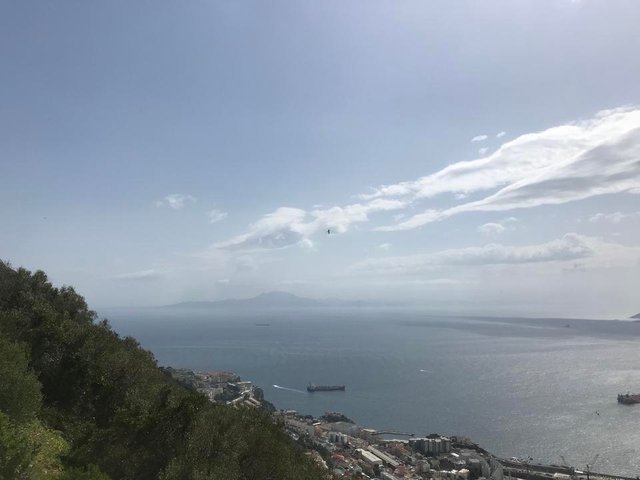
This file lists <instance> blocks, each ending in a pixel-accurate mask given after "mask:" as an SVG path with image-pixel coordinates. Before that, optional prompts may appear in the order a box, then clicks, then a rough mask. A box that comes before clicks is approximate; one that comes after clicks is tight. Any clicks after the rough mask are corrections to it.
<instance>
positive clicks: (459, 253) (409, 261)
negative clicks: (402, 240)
mask: <svg viewBox="0 0 640 480" xmlns="http://www.w3.org/2000/svg"><path fill="white" fill-rule="evenodd" d="M639 259H640V247H626V246H623V245H619V244H611V243H606V242H604V241H602V240H600V239H598V238H594V237H586V236H583V235H579V234H577V233H567V234H566V235H564V236H563V237H562V238H559V239H556V240H552V241H550V242H546V243H542V244H537V245H526V246H506V245H500V244H496V243H491V244H488V245H485V246H482V247H467V248H459V249H450V250H443V251H439V252H435V253H426V254H419V255H405V256H397V257H385V258H370V259H367V260H364V261H362V262H358V263H356V264H354V265H352V266H351V267H350V269H349V271H350V272H352V273H377V274H395V275H413V274H419V273H424V272H430V271H433V270H434V269H438V268H442V267H460V266H464V267H470V266H484V265H525V264H540V263H551V262H570V261H571V262H573V261H576V260H583V261H585V265H587V266H591V267H612V266H630V265H634V264H637V262H638V260H639ZM590 260H593V261H592V262H591V263H588V261H590Z"/></svg>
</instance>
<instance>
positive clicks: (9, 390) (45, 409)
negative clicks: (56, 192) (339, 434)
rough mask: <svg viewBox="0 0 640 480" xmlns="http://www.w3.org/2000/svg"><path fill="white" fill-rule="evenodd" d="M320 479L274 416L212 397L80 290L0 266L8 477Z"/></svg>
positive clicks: (3, 451)
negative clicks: (174, 373)
mask: <svg viewBox="0 0 640 480" xmlns="http://www.w3.org/2000/svg"><path fill="white" fill-rule="evenodd" d="M23 478H24V479H41V478H42V479H49V478H51V479H60V480H70V479H81V480H105V479H114V480H115V479H136V480H138V479H142V480H144V479H149V480H151V479H158V478H161V479H164V480H174V479H176V480H177V479H181V480H182V479H194V480H195V479H198V480H200V479H202V480H205V479H207V480H208V479H212V480H213V479H221V480H222V479H224V480H233V479H238V480H241V479H247V480H248V479H252V480H254V479H255V480H260V479H265V480H267V479H272V480H276V479H278V480H281V479H296V480H305V479H321V478H325V473H324V471H323V470H321V469H320V467H318V466H317V465H316V464H315V463H313V462H312V461H311V460H310V459H309V458H308V457H307V456H306V455H305V454H304V451H303V450H302V449H301V448H299V447H298V446H297V445H295V444H294V443H293V442H292V441H291V440H290V439H289V437H288V436H287V435H286V434H285V433H284V432H283V431H282V430H281V429H279V428H278V427H277V426H276V425H275V424H274V423H273V422H272V421H271V418H270V417H269V415H268V414H267V413H265V412H262V411H259V410H255V409H248V408H239V409H236V408H231V407H225V406H219V405H214V404H212V403H210V402H209V401H208V400H207V399H206V398H205V397H204V396H203V395H201V394H199V393H197V392H194V391H192V390H189V389H187V388H185V387H184V386H182V385H180V384H178V383H177V382H176V381H174V380H173V379H172V378H171V376H170V375H169V374H168V373H166V372H164V371H163V370H162V369H161V368H159V367H158V365H157V362H156V361H155V359H154V357H153V355H152V354H151V353H150V352H148V351H146V350H144V349H142V348H141V347H140V345H139V344H138V342H137V341H136V340H135V339H133V338H131V337H124V338H122V337H120V336H119V335H118V334H117V333H116V332H114V331H113V330H112V329H111V327H110V326H109V324H108V322H107V321H106V320H102V321H99V320H98V318H97V315H96V314H95V313H94V312H92V311H91V310H90V309H89V308H88V306H87V304H86V302H85V301H84V299H83V298H82V297H81V296H80V295H78V294H77V293H76V292H75V291H74V290H73V288H71V287H60V288H56V287H54V286H53V285H51V283H50V282H49V281H48V279H47V276H46V275H45V274H44V273H43V272H41V271H37V272H35V273H31V272H29V271H27V270H25V269H22V268H19V269H13V268H11V267H10V266H9V265H8V264H6V263H2V262H0V480H3V479H23Z"/></svg>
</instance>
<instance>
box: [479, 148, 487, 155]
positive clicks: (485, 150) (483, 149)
mask: <svg viewBox="0 0 640 480" xmlns="http://www.w3.org/2000/svg"><path fill="white" fill-rule="evenodd" d="M488 151H489V149H488V148H487V147H482V148H479V149H478V154H480V155H484V154H485V153H487V152H488Z"/></svg>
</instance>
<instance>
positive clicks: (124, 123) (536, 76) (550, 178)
mask: <svg viewBox="0 0 640 480" xmlns="http://www.w3.org/2000/svg"><path fill="white" fill-rule="evenodd" d="M638 18H640V2H636V1H633V0H629V1H622V0H601V1H597V0H578V1H576V0H573V1H572V0H546V1H537V0H518V1H514V0H485V1H482V2H479V1H457V2H450V1H449V0H442V1H435V0H434V1H404V2H395V1H351V2H344V1H343V0H340V1H330V0H328V1H322V2H295V1H277V0H276V1H271V2H262V1H255V2H250V1H238V2H226V1H205V0H201V1H198V0H194V1H191V2H175V1H143V0H141V1H138V2H131V1H118V0H113V1H109V2H98V1H82V2H79V1H71V0H68V1H59V2H51V1H48V0H47V1H44V0H43V1H35V0H34V1H22V2H14V1H8V0H7V1H0V59H1V60H0V61H1V63H0V65H1V66H2V75H1V76H0V221H1V222H2V223H1V224H2V227H1V228H0V257H1V258H2V259H3V260H5V261H8V262H10V263H11V264H12V265H14V266H16V267H18V266H23V267H26V268H28V269H31V270H36V269H42V270H44V271H46V272H47V273H48V274H49V276H50V279H51V280H52V281H53V282H54V283H55V284H57V285H63V284H64V285H72V286H74V288H75V289H76V290H77V291H78V292H79V293H81V294H82V295H84V296H85V297H86V299H87V301H88V302H89V304H90V305H91V306H92V307H94V308H104V307H113V306H150V305H164V304H171V303H175V302H181V301H192V300H218V299H224V298H238V297H250V296H253V295H256V294H259V293H262V292H267V291H273V290H279V291H286V292H291V293H294V294H297V295H301V296H307V297H312V298H342V299H357V300H365V301H372V302H382V303H389V302H391V303H395V304H401V305H421V306H424V307H425V308H431V309H433V310H438V311H444V312H453V313H456V312H466V313H478V314H485V313H486V314H494V313H501V314H508V315H523V316H527V315H544V316H548V315H560V316H567V317H571V316H584V317H602V318H626V317H628V316H630V315H632V314H635V313H637V312H639V311H640V297H639V296H638V291H640V82H639V81H638V78H640V55H638V54H637V52H638V48H640V31H639V30H638V24H637V20H638ZM328 231H330V233H328Z"/></svg>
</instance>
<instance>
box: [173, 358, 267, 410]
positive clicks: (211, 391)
mask: <svg viewBox="0 0 640 480" xmlns="http://www.w3.org/2000/svg"><path fill="white" fill-rule="evenodd" d="M167 371H168V372H169V373H170V374H171V376H172V377H173V378H175V379H176V380H178V381H179V382H181V383H183V384H185V385H188V386H189V387H191V388H194V389H196V390H197V391H199V392H200V393H202V394H204V395H205V396H206V397H207V398H208V399H209V400H210V401H211V402H213V403H220V404H225V405H232V406H247V407H252V408H258V407H263V406H264V397H263V395H262V390H260V389H259V388H258V387H256V386H255V385H254V384H253V382H250V381H248V380H242V379H241V378H240V377H239V376H238V375H236V374H235V373H231V372H193V371H191V370H188V369H185V368H171V367H169V368H167Z"/></svg>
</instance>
